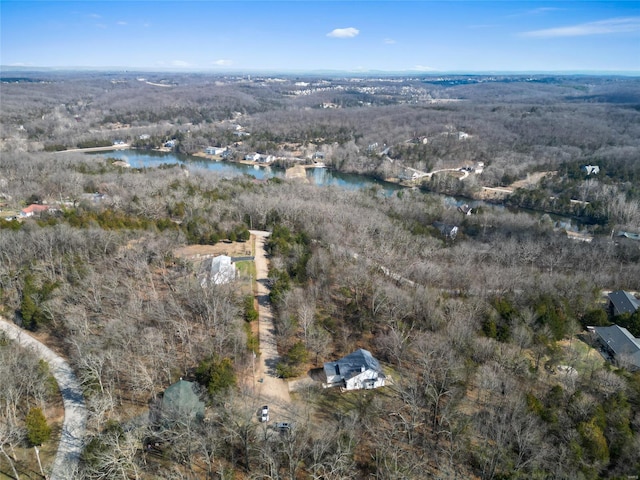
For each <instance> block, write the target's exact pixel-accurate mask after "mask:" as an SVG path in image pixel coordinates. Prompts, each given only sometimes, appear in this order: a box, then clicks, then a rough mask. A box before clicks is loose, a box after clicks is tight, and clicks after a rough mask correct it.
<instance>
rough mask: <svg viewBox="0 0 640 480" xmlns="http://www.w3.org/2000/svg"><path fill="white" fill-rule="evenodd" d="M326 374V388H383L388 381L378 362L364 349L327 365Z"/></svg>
mask: <svg viewBox="0 0 640 480" xmlns="http://www.w3.org/2000/svg"><path fill="white" fill-rule="evenodd" d="M324 374H325V376H326V378H327V382H326V383H325V384H324V386H325V387H342V388H344V389H345V390H359V389H363V388H364V389H371V388H378V387H383V386H384V385H385V380H386V377H385V375H384V373H382V368H381V367H380V363H379V362H378V360H376V359H375V358H373V355H371V352H369V351H368V350H364V349H362V348H361V349H359V350H356V351H355V352H353V353H351V354H349V355H347V356H346V357H344V358H341V359H340V360H337V361H335V362H327V363H325V364H324Z"/></svg>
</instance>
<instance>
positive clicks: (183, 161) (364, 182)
mask: <svg viewBox="0 0 640 480" xmlns="http://www.w3.org/2000/svg"><path fill="white" fill-rule="evenodd" d="M87 155H96V156H99V157H101V158H104V159H107V158H113V159H117V160H122V161H124V162H127V163H128V164H129V165H131V167H133V168H153V167H158V166H160V165H166V164H173V163H177V164H180V165H185V166H187V167H189V169H190V170H191V171H197V169H203V170H209V171H212V172H216V173H218V174H219V175H221V176H223V177H237V176H241V175H250V176H252V177H254V178H257V179H260V180H264V179H268V178H274V177H276V178H284V170H283V169H281V168H277V167H271V166H266V167H259V166H257V165H256V166H254V165H245V164H242V163H235V162H226V161H220V162H216V161H212V160H207V159H203V158H201V157H194V156H192V155H182V154H178V153H173V152H170V153H165V152H154V151H148V150H114V151H111V152H104V153H87ZM307 178H308V179H309V181H310V182H311V183H313V184H315V185H320V186H335V187H339V188H345V189H348V190H361V189H367V188H377V189H379V192H380V193H381V194H383V195H385V196H390V195H393V194H394V193H395V192H397V191H399V190H402V189H404V187H401V186H399V185H396V184H394V183H389V182H383V181H380V180H378V179H375V178H373V177H368V176H366V175H357V174H349V173H341V172H337V171H335V170H332V169H329V168H308V169H307ZM430 195H436V196H440V197H443V198H444V201H445V203H446V204H448V205H450V206H460V205H463V204H465V203H466V204H469V205H470V206H472V207H478V206H482V207H485V208H492V209H496V208H497V209H504V208H505V207H503V206H502V205H495V204H489V203H486V202H483V201H479V200H469V199H464V198H456V197H450V196H446V195H440V194H437V193H431V194H430ZM510 210H511V211H514V212H522V213H525V214H528V215H532V216H536V217H540V216H541V215H543V213H542V212H535V211H530V210H522V209H510ZM551 218H552V219H553V220H554V221H563V222H565V223H567V224H568V225H569V226H570V228H571V229H572V230H578V229H580V228H581V227H582V226H583V225H582V223H581V222H578V221H576V220H575V219H571V218H569V217H563V216H560V215H552V216H551Z"/></svg>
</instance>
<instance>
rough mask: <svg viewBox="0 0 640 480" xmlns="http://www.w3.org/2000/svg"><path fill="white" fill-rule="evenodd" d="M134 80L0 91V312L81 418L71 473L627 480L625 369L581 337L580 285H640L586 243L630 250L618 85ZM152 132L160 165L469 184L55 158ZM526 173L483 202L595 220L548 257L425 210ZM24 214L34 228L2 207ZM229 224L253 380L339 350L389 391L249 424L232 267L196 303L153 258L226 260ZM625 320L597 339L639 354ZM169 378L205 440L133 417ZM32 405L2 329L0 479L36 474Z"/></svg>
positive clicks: (87, 79)
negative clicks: (261, 173) (622, 334)
mask: <svg viewBox="0 0 640 480" xmlns="http://www.w3.org/2000/svg"><path fill="white" fill-rule="evenodd" d="M3 75H5V74H3ZM144 77H145V78H144V79H141V78H138V77H136V76H132V75H128V74H119V73H118V74H116V73H114V74H95V73H91V74H89V73H84V74H62V73H46V72H39V73H37V74H29V75H25V74H24V73H20V74H19V75H16V76H13V77H12V76H11V75H5V76H3V78H2V82H3V83H2V84H0V88H1V93H2V106H1V110H0V122H1V125H0V127H1V130H0V136H1V140H2V152H1V156H0V205H1V208H2V212H0V214H1V215H2V216H1V218H0V313H1V314H2V316H3V317H5V318H7V319H9V320H12V321H14V322H15V323H17V324H19V325H21V326H22V327H23V328H24V329H26V330H29V331H31V332H32V333H34V334H36V335H38V336H39V338H43V339H45V340H46V341H47V342H48V343H49V344H50V345H51V346H52V347H54V348H55V349H56V350H57V351H59V352H60V353H62V354H63V355H64V356H65V357H66V358H68V359H69V361H70V363H71V365H72V366H73V368H74V370H75V371H76V374H77V376H78V378H79V379H80V381H81V384H82V387H83V391H84V395H85V399H86V402H87V406H88V409H89V421H88V425H87V427H88V432H87V439H86V444H85V449H84V453H83V455H82V459H81V463H80V467H79V471H78V472H77V478H84V479H102V478H109V479H112V478H136V479H151V478H168V479H178V478H189V479H197V478H220V479H222V478H224V479H231V478H236V479H240V478H270V479H281V478H288V479H291V480H293V479H302V478H310V479H347V478H353V479H361V478H362V479H363V478H377V479H422V478H482V479H507V478H509V479H520V478H521V479H525V478H526V479H529V478H540V479H543V478H567V479H574V478H577V479H596V478H612V479H613V478H627V477H629V476H634V475H635V476H637V475H640V456H639V455H638V452H639V451H640V373H639V372H637V371H635V372H634V371H631V370H627V369H626V368H623V367H618V366H616V365H614V364H611V363H609V362H607V361H606V360H605V359H604V358H603V357H602V356H601V355H600V353H599V352H598V350H597V349H595V348H593V343H592V338H591V336H590V334H589V332H587V330H586V327H587V326H591V325H610V324H611V323H612V321H614V320H616V319H613V318H610V317H609V316H608V313H607V311H606V297H605V296H604V294H603V292H607V291H611V290H618V289H624V290H627V291H640V242H638V241H634V240H631V239H629V240H628V241H624V240H621V239H618V238H612V237H611V236H610V235H609V234H610V232H611V230H612V229H616V230H619V229H627V230H629V231H635V232H637V231H639V230H640V208H639V204H640V190H639V187H638V185H640V162H639V161H638V154H639V153H640V82H639V81H638V79H635V78H605V77H533V78H525V77H453V78H450V79H447V81H443V80H442V79H436V78H431V77H418V78H406V79H396V78H381V79H374V78H359V79H346V78H341V79H331V78H291V79H287V78H283V79H278V81H273V79H269V78H266V77H265V78H260V77H257V78H253V77H252V79H251V80H249V79H247V78H245V77H242V76H238V77H210V76H206V75H169V74H165V75H160V74H145V75H144ZM27 80H28V81H27ZM237 127H239V128H237ZM239 131H242V132H247V133H248V134H247V135H244V136H242V137H238V135H236V134H235V133H234V132H239ZM458 132H464V133H466V134H468V137H461V136H460V135H458ZM147 135H148V137H146V136H147ZM141 136H143V137H145V138H144V139H142V138H141ZM170 139H177V140H178V142H177V147H176V148H178V149H179V150H180V151H182V152H185V153H194V152H196V151H202V150H203V149H204V148H205V147H206V146H209V145H216V146H228V145H231V144H233V145H235V144H238V145H237V146H234V148H235V149H236V150H237V151H238V152H241V153H242V152H245V151H246V152H251V151H258V152H260V153H265V154H274V155H280V154H283V152H285V151H286V150H287V148H290V149H292V150H299V151H304V152H311V153H315V152H322V154H323V158H324V159H325V161H326V163H327V164H328V165H329V166H331V167H334V168H336V169H339V170H341V171H346V172H357V173H364V174H368V175H374V176H378V177H382V178H385V177H388V176H392V175H393V174H396V173H397V172H396V171H395V169H397V168H398V167H397V165H398V164H400V165H403V168H404V167H410V168H415V169H419V170H424V171H430V170H433V169H437V168H449V167H452V168H457V167H458V166H460V165H473V164H476V163H478V162H484V164H485V166H486V167H485V170H484V172H483V173H482V174H481V175H479V176H478V177H477V178H476V177H473V181H471V182H468V183H465V182H464V181H463V180H459V179H457V178H452V179H450V180H446V179H445V180H438V178H437V176H436V177H434V179H435V180H432V181H431V182H429V183H425V184H421V185H419V187H420V188H411V189H410V188H407V189H403V190H399V191H397V192H396V193H395V194H394V195H384V194H383V193H382V192H380V191H379V190H376V189H363V190H357V191H350V190H345V189H341V188H339V187H318V186H314V185H309V184H306V183H303V182H297V181H285V180H281V179H271V180H268V181H255V180H254V179H253V178H250V177H248V176H238V177H235V178H226V177H224V178H223V177H220V176H217V175H215V174H214V173H211V172H206V171H202V170H197V171H195V172H194V171H190V170H189V169H188V168H187V167H184V166H172V165H167V166H163V167H162V168H143V169H136V168H125V167H122V166H119V165H116V164H114V163H113V162H111V161H109V160H104V159H101V158H98V157H91V156H86V155H85V154H83V153H80V152H64V151H62V150H65V149H71V148H76V147H78V146H94V145H103V144H104V145H107V144H108V145H110V144H112V143H113V142H114V141H126V142H128V143H131V144H134V143H135V142H139V141H141V140H144V142H146V143H149V145H151V144H154V145H152V146H154V147H155V146H159V145H160V144H162V143H164V142H165V141H167V140H170ZM422 139H426V141H423V140H422ZM374 145H375V146H374ZM139 147H140V148H146V147H147V145H139ZM387 148H388V151H387V152H385V153H384V154H382V153H381V152H382V151H383V150H385V149H387ZM47 150H48V151H47ZM55 150H59V151H57V152H55V153H54V151H55ZM390 160H393V161H390ZM585 164H594V165H599V166H600V173H599V174H598V176H589V175H587V174H585V173H584V172H583V171H582V170H581V167H582V166H583V165H585ZM550 171H553V172H556V173H554V174H553V175H548V176H544V177H543V178H542V180H541V181H540V182H539V183H537V184H535V185H530V186H528V187H526V188H521V189H517V190H515V192H514V193H513V195H512V196H510V197H509V199H507V200H506V201H507V202H508V203H510V204H511V205H512V206H520V207H528V208H534V209H540V210H545V211H562V208H565V209H566V208H575V207H573V205H575V203H571V201H570V200H572V199H574V200H578V201H580V202H588V206H589V207H588V208H589V209H590V210H589V211H587V212H583V211H580V212H577V211H571V213H572V214H575V215H578V216H581V217H588V218H590V219H591V220H593V223H594V225H593V226H592V227H590V228H591V233H593V234H594V237H593V240H592V241H590V242H580V241H575V240H572V239H570V238H568V237H567V236H566V235H565V234H564V233H563V232H562V231H558V229H557V228H554V222H553V221H552V220H551V217H549V216H548V215H547V216H532V215H529V214H527V213H526V212H519V211H518V210H513V209H506V208H505V209H488V208H484V209H483V208H479V209H477V210H476V211H475V212H473V214H472V215H464V214H463V213H461V212H460V211H459V209H457V208H456V206H454V205H450V204H448V203H447V202H445V201H444V200H443V197H440V196H437V195H433V194H431V193H430V191H432V190H438V191H447V192H453V193H462V194H466V195H472V194H473V193H474V192H477V191H478V189H480V188H481V186H489V187H493V186H496V187H500V186H506V185H511V184H513V182H515V181H518V180H523V179H526V178H527V176H528V175H533V174H535V173H539V172H550ZM551 197H557V198H558V199H559V201H557V202H552V201H550V200H549V198H551ZM34 203H35V204H46V205H49V206H50V207H51V208H50V209H49V211H47V212H44V213H42V214H40V215H35V216H33V217H31V218H24V219H13V217H12V216H11V215H10V214H9V213H7V212H20V210H21V209H22V208H24V207H25V206H27V205H29V204H34ZM581 205H582V207H581V208H583V209H586V208H587V207H586V206H585V205H586V204H581ZM438 225H458V226H459V230H458V234H457V235H454V236H451V235H443V233H442V231H441V229H439V228H438ZM248 229H255V230H266V231H269V232H270V233H271V235H270V237H269V240H268V241H267V251H268V253H269V258H270V272H269V277H270V282H269V283H270V292H271V293H270V301H271V303H272V305H273V310H274V331H275V336H276V341H277V346H278V351H279V354H280V355H281V357H282V362H281V364H279V365H278V373H279V374H280V375H281V376H282V377H284V378H286V379H291V380H296V379H301V378H306V377H308V373H307V372H309V371H313V369H317V368H318V367H322V365H323V362H325V361H329V360H335V359H337V358H340V357H342V356H344V355H346V354H349V353H351V352H352V351H354V350H355V349H357V348H365V349H367V350H369V351H371V352H372V354H373V355H374V356H375V357H376V358H378V359H379V360H380V361H381V363H382V364H383V366H384V369H385V373H386V374H387V375H388V376H389V377H390V378H391V379H392V381H390V382H389V385H387V386H385V387H383V388H380V389H376V390H372V391H366V392H360V391H355V392H344V393H341V392H340V391H339V390H337V389H323V388H322V387H321V386H320V383H319V382H316V383H312V384H308V385H305V386H304V387H302V388H300V389H299V390H297V391H295V392H293V393H292V401H291V402H290V403H287V404H281V405H277V406H276V407H277V408H279V409H280V411H281V412H284V415H285V416H286V418H287V419H288V420H290V421H291V423H292V425H293V426H294V427H293V428H292V429H291V430H290V431H288V432H287V433H286V434H277V435H272V434H271V433H273V432H272V430H271V428H270V427H269V425H267V424H264V423H259V422H258V420H257V419H256V414H255V413H256V412H255V410H256V408H258V407H259V406H260V404H261V402H262V399H261V398H259V397H256V395H255V393H254V391H252V389H250V388H247V386H246V385H247V378H249V376H250V372H251V368H252V361H253V358H254V354H258V355H259V354H260V351H259V346H258V345H259V344H258V343H257V340H256V338H254V331H255V330H254V329H253V328H252V326H253V325H255V321H256V312H255V308H254V305H253V301H252V299H251V296H250V295H248V294H247V292H251V288H252V287H251V282H252V279H251V273H247V272H243V273H241V275H240V276H239V278H238V279H237V280H236V281H235V282H234V283H232V284H220V285H207V286H203V284H202V282H201V281H200V280H199V278H198V270H197V268H196V266H195V264H194V262H193V261H191V260H189V259H185V258H184V257H182V256H180V255H178V254H177V252H178V251H179V249H181V248H183V247H185V246H186V245H214V244H219V243H220V242H226V243H227V244H232V242H246V243H247V244H250V243H251V238H250V237H249V232H248ZM247 248H249V247H247ZM247 288H248V290H247ZM638 315H640V314H639V313H636V314H635V315H628V316H626V317H624V318H621V319H617V320H616V321H617V322H618V323H619V324H621V325H622V324H624V325H625V326H627V328H629V331H631V332H632V333H634V334H635V335H636V336H640V319H639V318H638ZM18 358H19V359H20V361H19V364H17V363H16V362H17V360H18ZM181 378H185V379H189V380H192V381H194V382H195V383H196V384H197V385H199V398H200V399H201V400H202V401H203V402H204V403H205V405H206V415H205V419H204V420H202V419H199V418H192V417H189V416H181V415H171V414H168V413H167V412H160V413H158V411H157V410H158V404H159V398H161V395H162V392H163V391H164V390H165V389H166V388H167V387H168V386H169V385H171V384H172V383H174V382H176V381H177V380H179V379H181ZM57 401H58V400H57V392H56V389H55V387H54V386H53V385H52V382H51V378H50V376H49V375H48V371H47V367H46V364H43V363H42V362H40V363H39V362H38V361H37V360H36V359H34V358H33V356H32V354H30V353H29V352H26V351H25V352H20V351H19V347H18V346H17V345H15V344H13V343H12V342H10V341H8V340H7V339H5V338H4V337H1V336H0V407H1V408H0V472H1V473H2V474H5V475H7V476H10V477H11V476H15V472H16V470H15V469H17V470H20V472H23V474H24V475H25V477H24V478H35V477H28V476H26V475H27V473H26V472H27V471H30V469H31V470H33V471H37V467H35V468H34V467H33V466H32V465H31V464H30V460H27V458H30V457H29V456H28V455H26V454H23V453H22V452H23V451H26V450H27V449H28V447H30V446H33V444H36V443H38V442H35V443H34V442H31V441H30V440H29V435H28V434H29V433H30V432H32V431H33V428H32V427H30V425H31V423H30V421H28V420H27V418H28V417H29V418H32V417H33V416H34V413H33V412H34V411H36V410H40V411H41V412H42V411H44V412H45V413H47V412H48V411H49V410H47V407H48V406H50V405H51V404H52V403H55V402H57ZM149 412H152V414H151V415H150V414H149ZM31 422H33V421H32V420H31ZM48 422H49V423H50V424H55V422H54V421H53V419H51V418H49V419H48ZM55 437H56V435H55V428H54V435H53V438H54V440H55ZM52 441H53V440H52ZM40 443H46V442H45V441H43V442H40ZM151 445H153V446H154V447H153V448H150V446H151ZM20 472H18V473H20ZM20 478H22V476H21V477H20Z"/></svg>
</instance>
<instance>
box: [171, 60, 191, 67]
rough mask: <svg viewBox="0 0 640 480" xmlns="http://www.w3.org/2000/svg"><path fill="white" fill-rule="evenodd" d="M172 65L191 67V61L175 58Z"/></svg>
mask: <svg viewBox="0 0 640 480" xmlns="http://www.w3.org/2000/svg"><path fill="white" fill-rule="evenodd" d="M171 66H172V67H190V66H191V64H190V63H189V62H185V61H184V60H173V61H172V62H171Z"/></svg>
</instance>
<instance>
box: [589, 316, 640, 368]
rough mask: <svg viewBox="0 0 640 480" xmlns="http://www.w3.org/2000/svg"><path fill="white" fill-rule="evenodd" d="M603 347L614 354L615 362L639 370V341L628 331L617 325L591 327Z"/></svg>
mask: <svg viewBox="0 0 640 480" xmlns="http://www.w3.org/2000/svg"><path fill="white" fill-rule="evenodd" d="M593 329H594V331H595V332H596V334H597V335H598V336H599V337H600V340H601V341H602V343H603V344H604V345H607V346H608V347H609V349H610V350H611V351H612V352H613V353H614V355H615V357H616V360H618V361H621V362H622V363H626V364H631V365H634V366H636V367H638V368H640V340H639V339H637V338H635V337H634V336H633V335H631V333H630V332H629V330H627V329H626V328H624V327H619V326H618V325H613V326H611V327H593Z"/></svg>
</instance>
